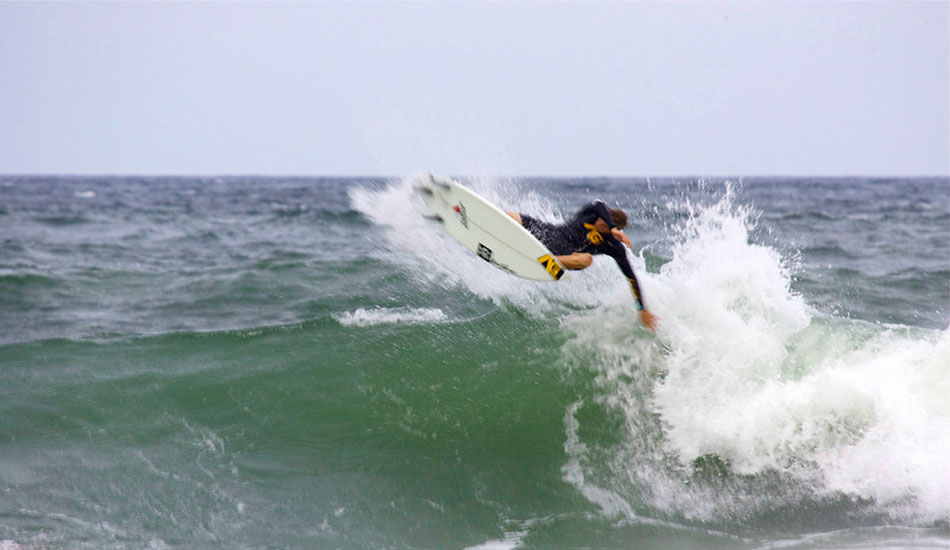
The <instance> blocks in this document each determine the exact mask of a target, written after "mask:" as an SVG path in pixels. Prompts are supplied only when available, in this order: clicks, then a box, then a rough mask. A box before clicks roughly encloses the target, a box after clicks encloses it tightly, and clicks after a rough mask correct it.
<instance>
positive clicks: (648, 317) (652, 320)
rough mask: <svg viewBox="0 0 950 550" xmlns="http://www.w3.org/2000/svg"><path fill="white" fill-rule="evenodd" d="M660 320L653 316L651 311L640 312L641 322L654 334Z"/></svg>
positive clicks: (643, 310)
mask: <svg viewBox="0 0 950 550" xmlns="http://www.w3.org/2000/svg"><path fill="white" fill-rule="evenodd" d="M658 320H659V319H657V317H656V315H653V314H652V313H650V312H649V311H647V310H645V309H641V310H640V322H641V323H643V326H645V327H646V328H647V330H649V331H650V332H652V333H653V334H656V322H657V321H658Z"/></svg>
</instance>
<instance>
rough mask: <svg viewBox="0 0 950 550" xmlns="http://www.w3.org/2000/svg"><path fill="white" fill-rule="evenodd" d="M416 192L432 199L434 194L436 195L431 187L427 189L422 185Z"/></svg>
mask: <svg viewBox="0 0 950 550" xmlns="http://www.w3.org/2000/svg"><path fill="white" fill-rule="evenodd" d="M416 192H417V193H422V194H423V195H425V196H427V197H431V196H432V194H433V193H434V191H432V189H430V188H429V187H425V186H423V185H420V186H418V187H416Z"/></svg>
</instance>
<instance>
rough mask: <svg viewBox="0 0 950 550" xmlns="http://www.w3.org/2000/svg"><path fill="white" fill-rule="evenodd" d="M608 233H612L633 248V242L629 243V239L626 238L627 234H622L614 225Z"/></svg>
mask: <svg viewBox="0 0 950 550" xmlns="http://www.w3.org/2000/svg"><path fill="white" fill-rule="evenodd" d="M610 234H611V235H613V237H614V238H615V239H617V240H618V241H620V242H622V243H623V244H625V245H627V246H628V247H630V249H631V250H633V243H631V242H630V239H629V238H627V236H626V235H624V234H623V231H621V230H619V229H617V228H616V227H612V228H610Z"/></svg>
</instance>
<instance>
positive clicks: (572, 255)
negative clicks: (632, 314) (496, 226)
mask: <svg viewBox="0 0 950 550" xmlns="http://www.w3.org/2000/svg"><path fill="white" fill-rule="evenodd" d="M506 213H507V214H508V215H509V216H511V217H512V218H514V220H515V221H517V222H518V223H520V224H521V225H522V226H523V227H524V228H525V229H527V230H528V231H529V232H530V233H531V234H532V235H534V236H535V237H537V239H538V240H539V241H541V242H542V243H544V245H545V246H546V247H548V249H549V250H550V251H551V252H553V253H554V255H555V256H557V259H558V260H560V262H561V263H562V264H564V267H566V268H567V269H575V270H576V269H585V268H587V267H590V265H591V263H593V261H594V254H606V255H608V256H610V257H612V258H613V259H614V261H616V262H617V266H618V267H620V271H621V272H623V274H624V276H625V277H626V278H627V281H629V283H630V289H631V290H632V291H633V297H634V299H635V300H636V302H637V309H638V310H639V311H640V322H642V323H643V325H644V326H645V327H646V328H647V329H649V330H650V332H655V331H656V323H657V318H656V316H655V315H653V314H652V313H650V311H649V310H648V309H646V306H645V305H644V303H643V295H642V294H641V293H640V285H639V284H638V283H637V276H636V275H635V274H634V273H633V269H632V268H631V267H630V262H628V261H627V252H626V250H625V249H624V245H627V246H628V247H630V248H631V249H632V248H633V245H632V244H631V243H630V239H629V238H627V236H626V235H624V233H623V231H622V229H623V228H624V227H626V226H627V214H626V213H625V212H624V211H623V210H621V209H619V208H608V207H607V205H606V204H605V203H604V201H601V200H598V201H594V202H592V203H588V204H586V205H584V206H583V207H582V208H581V209H580V210H579V211H578V212H577V214H575V215H574V217H573V218H571V219H570V220H568V221H567V223H563V224H560V225H558V224H553V223H547V222H543V221H540V220H538V219H537V218H534V217H532V216H528V215H526V214H519V213H517V212H506Z"/></svg>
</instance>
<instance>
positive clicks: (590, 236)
mask: <svg viewBox="0 0 950 550" xmlns="http://www.w3.org/2000/svg"><path fill="white" fill-rule="evenodd" d="M584 227H585V228H586V229H590V232H588V233H587V240H588V241H590V242H592V243H594V244H602V243H603V242H604V236H603V235H601V234H600V231H597V230H596V229H594V225H593V224H590V223H585V224H584Z"/></svg>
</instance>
